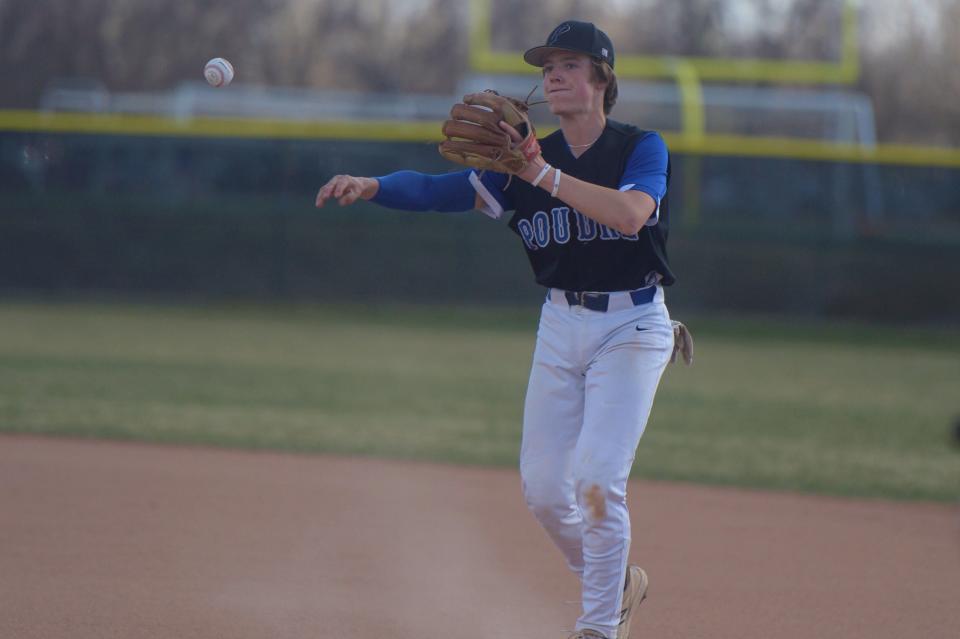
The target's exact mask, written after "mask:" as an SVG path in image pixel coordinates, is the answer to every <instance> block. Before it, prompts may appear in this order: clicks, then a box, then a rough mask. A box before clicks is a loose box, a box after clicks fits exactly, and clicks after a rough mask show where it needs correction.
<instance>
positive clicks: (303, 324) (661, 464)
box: [0, 303, 960, 500]
mask: <svg viewBox="0 0 960 639" xmlns="http://www.w3.org/2000/svg"><path fill="white" fill-rule="evenodd" d="M536 314H537V309H535V308H530V309H523V310H488V309H487V310H469V309H425V308H372V309H368V308H363V309H361V308H334V309H328V308H317V307H266V306H262V307H255V306H237V307H227V306H216V307H207V308H186V307H169V306H135V305H118V304H115V305H108V304H103V305H82V304H26V303H6V304H2V305H0V431H6V432H17V433H34V434H57V435H70V436H80V437H105V438H115V439H134V440H144V441H151V442H166V443H187V444H204V445H215V446H231V447H243V448H271V449H283V450H294V451H304V452H309V451H322V452H330V453H348V454H362V455H382V456H391V457H404V458H416V459H430V460H441V461H447V462H453V463H471V464H494V465H514V464H515V463H516V458H517V452H518V448H519V438H520V417H521V409H522V404H523V393H524V387H525V384H526V376H527V372H528V370H529V360H530V355H531V352H532V348H533V340H534V332H535V325H536V319H537V317H536ZM684 319H687V320H689V321H688V324H689V325H690V326H691V328H692V330H693V332H694V335H695V338H696V347H697V349H696V362H695V364H694V366H693V367H690V368H687V367H682V366H677V365H674V366H671V367H670V368H669V369H668V371H667V374H666V375H665V378H664V382H663V384H662V386H661V390H660V393H659V395H658V399H657V402H656V405H655V407H654V412H653V415H652V417H651V420H650V424H649V426H648V429H647V433H646V434H645V435H644V438H643V440H642V442H641V444H640V449H639V451H638V456H637V462H636V465H635V467H634V472H635V474H636V475H637V476H640V477H646V478H658V479H674V480H689V481H696V482H706V483H719V484H730V485H740V486H754V487H761V488H772V489H787V490H801V491H811V492H819V493H828V494H839V495H857V496H874V497H891V498H903V499H932V500H950V499H954V498H956V497H958V496H960V490H958V486H960V450H957V449H955V448H954V447H952V446H951V442H950V439H949V436H948V432H949V428H950V423H951V421H952V420H953V419H954V418H955V417H957V416H958V415H960V337H958V335H957V334H956V333H949V332H944V331H932V330H902V329H893V328H877V327H864V326H856V325H849V324H848V325H840V326H836V325H826V324H817V323H807V324H802V325H799V326H797V325H794V324H787V323H785V322H782V321H776V320H758V319H752V320H743V319H737V318H716V317H711V318H706V317H704V318H694V317H689V318H684Z"/></svg>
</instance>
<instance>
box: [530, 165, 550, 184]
mask: <svg viewBox="0 0 960 639" xmlns="http://www.w3.org/2000/svg"><path fill="white" fill-rule="evenodd" d="M551 168H553V167H551V166H550V165H549V164H544V165H543V169H541V170H540V175H538V176H537V177H536V178H535V179H534V180H533V182H531V183H530V185H531V186H536V185H538V184H540V180H542V179H543V176H545V175H546V174H547V172H548V171H550V169H551Z"/></svg>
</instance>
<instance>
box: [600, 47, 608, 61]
mask: <svg viewBox="0 0 960 639" xmlns="http://www.w3.org/2000/svg"><path fill="white" fill-rule="evenodd" d="M600 53H602V54H603V57H605V58H609V57H610V52H609V51H607V50H606V48H604V47H601V48H600Z"/></svg>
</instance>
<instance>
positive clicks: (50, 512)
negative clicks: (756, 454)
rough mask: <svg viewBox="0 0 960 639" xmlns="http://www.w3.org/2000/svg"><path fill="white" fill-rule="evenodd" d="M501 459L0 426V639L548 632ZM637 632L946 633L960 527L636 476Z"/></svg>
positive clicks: (799, 637) (544, 574)
mask: <svg viewBox="0 0 960 639" xmlns="http://www.w3.org/2000/svg"><path fill="white" fill-rule="evenodd" d="M519 483H520V482H519V478H518V475H517V473H516V472H515V471H511V470H502V469H479V468H460V467H454V466H443V465H430V464H419V463H408V462H396V461H382V460H373V459H345V458H336V457H326V456H305V455H286V454H278V453H258V452H238V451H225V450H215V449H203V448H180V447H165V446H147V445H139V444H124V443H111V442H94V441H75V440H62V439H45V438H33V437H19V436H2V437H0V485H2V490H0V637H3V638H4V639H7V638H10V639H14V638H15V639H33V638H38V639H39V638H43V639H51V638H58V637H69V638H71V639H86V638H89V639H106V638H109V637H124V638H127V637H136V638H139V639H154V638H161V637H163V638H177V639H184V638H194V637H197V638H199V637H204V638H211V637H224V638H227V637H229V638H231V639H241V638H246V637H250V638H253V637H257V638H307V637H309V638H331V639H345V638H349V639H426V638H430V639H433V638H437V637H444V638H445V637H455V638H456V639H474V638H476V639H563V638H564V637H565V636H566V635H565V634H564V632H565V630H567V629H568V628H570V627H572V625H573V622H574V620H575V618H576V616H577V612H578V607H577V605H575V604H569V603H565V602H567V601H572V600H576V599H577V598H578V587H577V583H576V581H575V579H574V578H573V577H572V576H571V575H570V574H569V573H567V572H566V569H565V568H564V567H563V565H562V562H561V559H560V554H559V553H558V552H556V551H555V550H554V549H553V548H552V547H551V546H550V544H549V542H548V540H547V538H546V536H545V535H544V534H543V532H542V531H541V530H540V529H539V528H538V526H537V525H536V523H535V522H534V520H533V518H532V517H531V515H530V514H529V513H528V512H527V510H526V508H525V506H524V504H523V501H522V498H521V496H520V492H519V488H520V487H519ZM629 498H630V505H631V512H632V514H633V522H634V524H633V537H634V542H633V548H632V550H631V555H632V558H633V559H634V560H636V561H638V562H640V563H641V564H642V565H643V566H644V567H645V568H646V569H647V571H648V572H649V574H650V578H651V590H650V598H649V599H648V600H647V601H646V602H645V603H644V604H643V608H642V610H641V615H640V617H639V618H638V619H637V621H636V622H635V625H634V632H633V634H634V639H643V638H656V639H663V638H672V637H676V638H682V639H687V638H690V639H692V638H695V637H707V638H710V639H718V638H719V639H726V638H731V639H734V638H735V639H750V638H754V637H756V638H758V639H759V638H762V639H770V638H773V637H775V638H776V639H813V638H817V639H819V638H832V637H836V638H843V639H859V638H863V639H883V638H887V637H890V638H897V639H905V638H919V637H923V638H925V639H935V638H940V637H943V638H947V637H949V638H951V639H952V638H954V637H957V636H960V516H958V512H957V509H956V508H954V507H951V506H949V505H937V504H916V503H893V502H882V501H854V500H844V499H831V498H822V497H810V496H800V495H790V494H779V493H769V492H750V491H744V490H733V489H723V488H709V487H701V486H694V485H684V484H671V483H665V482H648V481H637V482H633V483H631V486H630V497H629Z"/></svg>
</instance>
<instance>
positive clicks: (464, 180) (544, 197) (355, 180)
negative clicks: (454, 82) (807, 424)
mask: <svg viewBox="0 0 960 639" xmlns="http://www.w3.org/2000/svg"><path fill="white" fill-rule="evenodd" d="M524 60H526V62H528V63H529V64H531V65H534V66H536V67H541V68H542V70H543V87H544V95H545V97H546V100H547V102H548V104H549V108H550V111H551V112H552V113H553V114H554V115H555V116H556V117H557V118H558V119H559V124H560V127H559V129H558V130H557V131H556V132H554V133H552V134H551V135H549V136H546V137H545V138H543V139H541V140H539V146H535V147H534V149H533V152H534V155H533V157H531V158H530V161H529V162H526V163H525V165H524V166H522V167H521V168H518V169H517V170H515V171H512V172H511V173H510V174H508V173H498V172H495V171H485V172H483V173H482V175H478V174H477V172H476V171H473V170H469V169H468V170H464V171H460V172H456V173H449V174H445V175H425V174H422V173H416V172H412V171H400V172H398V173H392V174H390V175H387V176H383V177H379V178H364V177H353V176H349V175H338V176H335V177H334V178H332V179H331V180H330V181H329V182H327V183H326V184H325V185H324V186H323V187H322V188H321V189H320V191H319V193H318V194H317V200H316V205H317V206H318V207H321V206H323V205H324V203H325V202H326V201H327V200H329V199H331V198H333V199H336V200H337V201H338V202H339V203H340V204H341V205H348V204H352V203H353V202H355V201H356V200H357V199H361V198H362V199H365V200H371V201H373V202H376V203H379V204H381V205H383V206H387V207H391V208H397V209H406V210H436V211H463V210H468V209H471V208H475V209H478V210H480V211H482V212H484V213H486V214H488V215H490V216H492V217H499V216H501V215H502V214H503V212H504V211H513V215H512V217H511V218H510V221H509V226H510V228H511V229H512V230H513V231H514V232H516V233H517V235H519V238H520V240H521V242H522V244H523V246H524V249H525V250H526V253H527V256H528V257H529V261H530V265H531V266H532V268H533V272H534V276H535V278H536V280H537V282H539V283H540V284H542V285H543V286H544V287H545V288H546V289H547V291H546V300H545V302H544V304H543V307H542V310H541V316H540V325H539V330H538V332H537V341H536V348H535V350H534V355H533V364H532V369H531V372H530V380H529V385H528V388H527V395H526V401H525V404H524V415H523V442H522V446H521V453H520V470H521V478H522V482H523V492H524V497H525V499H526V502H527V504H528V506H529V508H530V510H531V511H532V513H533V514H534V516H535V517H536V518H537V520H538V521H539V522H540V524H541V525H542V526H543V528H544V529H545V530H546V532H547V533H548V535H549V536H550V538H551V539H552V540H553V542H554V543H555V544H556V546H557V547H558V548H559V550H560V552H561V553H562V554H563V557H564V558H565V560H566V563H567V565H568V566H569V568H570V569H571V570H572V571H573V572H574V573H575V574H576V575H577V576H578V577H579V578H580V580H581V583H582V604H583V609H582V614H581V616H580V617H579V619H578V620H577V624H576V631H575V633H574V637H576V638H578V639H588V638H606V639H627V637H628V635H629V632H630V623H631V621H632V619H633V616H634V613H635V612H636V609H637V607H638V606H639V604H640V602H641V601H642V600H643V599H644V598H645V597H646V592H647V585H648V579H647V575H646V573H645V572H644V571H643V570H642V569H641V568H640V567H638V566H633V565H628V561H627V559H628V554H629V550H630V539H631V530H630V518H629V514H628V512H627V501H626V489H627V478H628V476H629V473H630V469H631V467H632V465H633V460H634V455H635V453H636V449H637V446H638V444H639V442H640V437H641V435H642V434H643V431H644V429H645V427H646V423H647V418H648V416H649V414H650V409H651V406H652V404H653V398H654V394H655V392H656V389H657V386H658V384H659V381H660V377H661V375H662V373H663V371H664V369H665V367H666V365H667V363H668V362H669V361H671V358H672V356H673V357H675V356H676V350H675V347H676V348H679V347H680V346H681V345H682V346H683V354H684V359H687V358H688V356H689V355H690V353H689V352H688V351H687V348H688V347H689V346H690V345H691V343H690V342H689V341H688V335H687V333H686V332H685V331H684V332H683V333H682V334H679V335H678V339H677V340H675V334H674V331H675V327H674V325H673V324H674V323H672V322H671V319H670V316H669V314H668V312H667V308H666V306H665V304H664V287H666V286H669V285H671V284H673V282H674V275H673V272H672V271H671V270H670V266H669V265H668V262H667V251H666V240H667V230H668V224H669V207H668V199H667V186H668V184H669V180H670V162H669V156H668V152H667V148H666V145H665V143H664V141H663V139H662V138H661V137H660V135H659V134H657V133H655V132H652V131H644V130H641V129H638V128H636V127H634V126H631V125H628V124H622V123H619V122H615V121H613V120H611V119H608V117H607V116H608V115H609V113H610V111H611V109H612V107H613V106H614V103H615V102H616V98H617V81H616V76H615V75H614V73H613V66H614V50H613V43H612V42H611V41H610V38H609V37H608V36H607V35H606V34H605V33H604V32H603V31H601V30H600V29H598V28H597V27H596V26H595V25H593V24H591V23H587V22H579V21H568V22H564V23H563V24H561V25H559V26H558V27H557V28H556V29H554V30H553V31H552V32H551V33H550V35H549V37H548V38H547V41H546V43H545V44H544V45H543V46H537V47H534V48H532V49H530V50H528V51H527V52H526V53H525V54H524ZM470 97H471V96H467V97H465V99H464V101H465V102H468V103H469V102H470V100H468V98H470ZM458 106H460V107H462V106H463V105H458ZM455 109H457V107H455ZM461 112H462V111H461ZM499 125H500V127H501V128H502V129H503V131H504V132H506V133H508V134H509V136H510V138H509V140H512V143H513V145H514V146H516V145H520V144H521V143H523V133H522V132H520V131H518V130H517V129H516V128H515V127H511V126H509V125H507V124H505V123H504V122H500V123H499ZM681 338H682V339H681ZM688 363H689V360H688Z"/></svg>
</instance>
